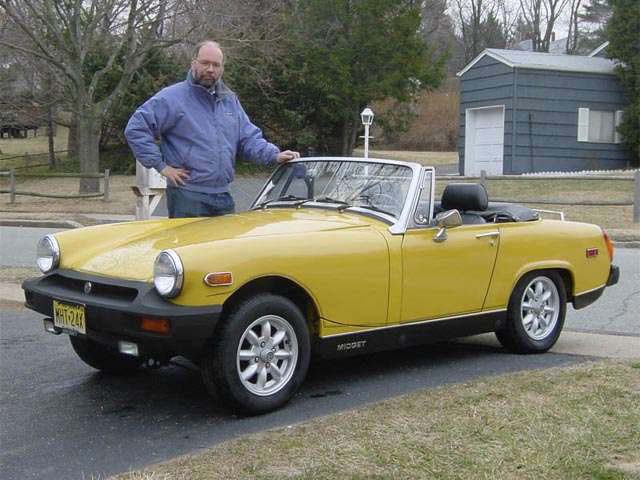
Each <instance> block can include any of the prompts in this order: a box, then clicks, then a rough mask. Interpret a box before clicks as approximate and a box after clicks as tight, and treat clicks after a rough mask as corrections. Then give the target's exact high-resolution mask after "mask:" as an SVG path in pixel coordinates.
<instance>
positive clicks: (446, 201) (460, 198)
mask: <svg viewBox="0 0 640 480" xmlns="http://www.w3.org/2000/svg"><path fill="white" fill-rule="evenodd" d="M488 205H489V197H488V196H487V190H486V189H485V188H484V185H482V184H480V183H450V184H448V185H447V186H446V187H445V188H444V192H442V202H441V206H442V209H443V210H452V209H454V208H455V209H456V210H460V211H465V210H475V211H480V212H481V211H484V210H486V209H487V206H488Z"/></svg>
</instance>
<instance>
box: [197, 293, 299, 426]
mask: <svg viewBox="0 0 640 480" xmlns="http://www.w3.org/2000/svg"><path fill="white" fill-rule="evenodd" d="M309 357H310V340H309V331H308V329H307V325H306V321H305V318H304V315H303V314H302V312H301V311H300V309H299V308H298V307H297V306H296V305H295V304H294V303H293V302H292V301H290V300H289V299H287V298H284V297H281V296H277V295H271V294H261V295H258V296H256V297H253V298H250V299H248V300H246V301H244V302H243V303H241V304H240V305H239V306H237V307H236V308H235V309H234V310H233V311H232V312H231V313H230V314H229V315H228V316H227V317H226V318H225V319H224V320H223V323H222V324H221V325H220V328H219V330H218V332H216V336H215V340H214V343H213V345H212V348H211V349H210V351H209V352H208V354H207V355H206V356H205V357H204V359H203V362H202V378H203V380H204V383H205V385H206V386H207V389H208V390H209V392H210V393H211V394H212V395H215V396H218V397H221V399H222V400H223V401H225V402H226V403H228V404H229V405H230V406H231V407H232V408H234V409H235V410H238V411H241V412H243V413H247V414H252V415H255V414H260V413H266V412H269V411H271V410H275V409H276V408H279V407H280V406H282V405H284V404H285V403H286V402H287V401H288V400H289V399H290V398H291V397H292V396H293V395H294V394H295V392H296V391H297V390H298V388H299V387H300V385H301V384H302V381H303V380H304V377H305V376H306V374H307V370H308V367H309Z"/></svg>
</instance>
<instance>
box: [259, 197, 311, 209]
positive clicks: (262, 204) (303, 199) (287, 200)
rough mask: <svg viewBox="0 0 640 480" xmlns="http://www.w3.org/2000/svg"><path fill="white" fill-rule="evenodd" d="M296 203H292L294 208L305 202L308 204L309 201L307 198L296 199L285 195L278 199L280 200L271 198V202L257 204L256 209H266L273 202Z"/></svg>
mask: <svg viewBox="0 0 640 480" xmlns="http://www.w3.org/2000/svg"><path fill="white" fill-rule="evenodd" d="M296 200H297V202H296V203H294V206H296V207H297V206H298V205H302V204H303V203H305V202H309V201H310V199H308V198H301V197H297V196H296V195H285V196H284V197H280V198H272V199H271V200H265V201H264V202H261V203H259V204H258V205H256V208H267V205H269V204H270V203H275V202H293V201H296Z"/></svg>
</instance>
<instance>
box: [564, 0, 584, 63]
mask: <svg viewBox="0 0 640 480" xmlns="http://www.w3.org/2000/svg"><path fill="white" fill-rule="evenodd" d="M581 6H582V0H571V6H570V9H569V32H568V33H567V45H566V51H567V53H571V54H575V53H577V51H578V40H579V39H580V30H579V28H578V26H579V23H578V22H579V19H580V15H579V13H580V7H581Z"/></svg>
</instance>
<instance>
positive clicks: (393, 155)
mask: <svg viewBox="0 0 640 480" xmlns="http://www.w3.org/2000/svg"><path fill="white" fill-rule="evenodd" d="M353 156H354V157H363V156H364V149H362V148H356V149H355V150H354V152H353ZM369 157H370V158H384V159H387V160H402V161H404V162H417V163H420V164H421V165H425V166H432V165H433V166H435V165H450V164H453V163H456V164H457V163H458V152H410V151H405V150H369Z"/></svg>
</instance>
